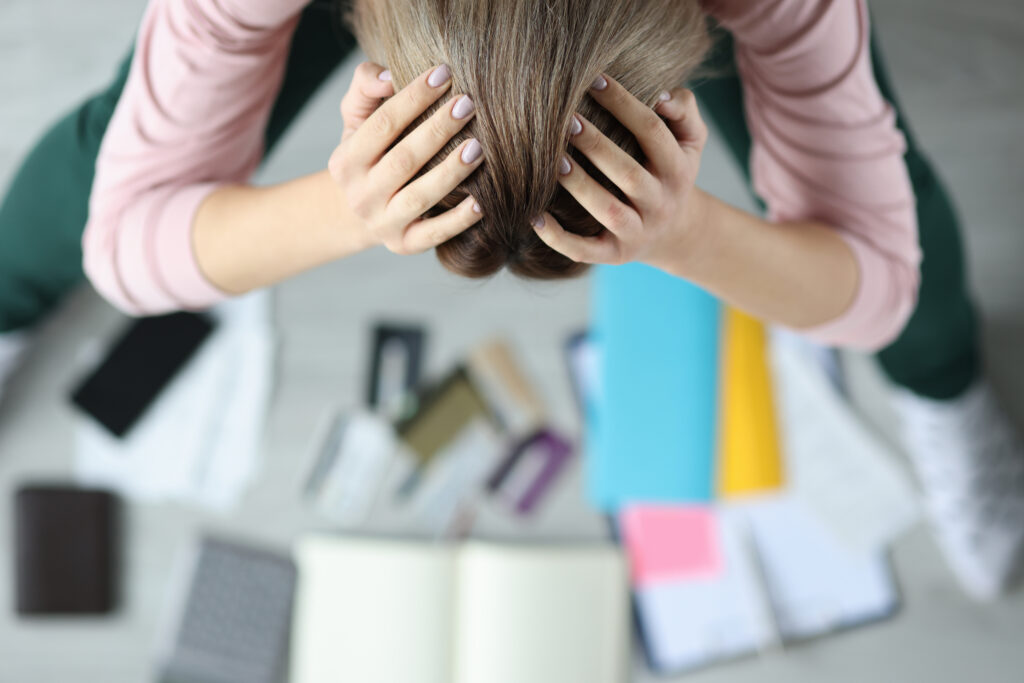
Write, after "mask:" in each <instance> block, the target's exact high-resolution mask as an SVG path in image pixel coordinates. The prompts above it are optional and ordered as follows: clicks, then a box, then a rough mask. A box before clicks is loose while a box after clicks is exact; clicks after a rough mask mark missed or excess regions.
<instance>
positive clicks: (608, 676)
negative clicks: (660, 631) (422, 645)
mask: <svg viewBox="0 0 1024 683" xmlns="http://www.w3.org/2000/svg"><path fill="white" fill-rule="evenodd" d="M458 571H459V589H458V590H459V595H458V605H457V612H458V616H457V618H456V629H457V631H458V635H457V639H458V643H459V645H458V650H457V652H456V656H455V659H456V661H455V674H456V675H455V676H454V677H453V680H454V681H455V682H456V683H523V682H524V681H529V683H624V681H625V680H626V663H627V662H626V660H627V654H628V650H629V647H628V643H629V640H628V638H629V624H630V617H629V593H628V584H627V578H626V567H625V563H624V561H623V560H622V558H621V556H620V554H619V553H618V552H617V551H616V550H615V549H614V548H613V547H611V546H597V547H580V548H564V547H550V548H537V547H529V548H525V547H524V548H517V547H515V546H501V547H499V546H489V545H486V544H470V545H467V546H466V547H465V548H464V549H463V551H462V555H461V557H460V562H459V570H458Z"/></svg>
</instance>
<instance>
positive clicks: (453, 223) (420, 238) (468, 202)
mask: <svg viewBox="0 0 1024 683" xmlns="http://www.w3.org/2000/svg"><path fill="white" fill-rule="evenodd" d="M481 218H483V212H482V211H481V210H480V205H479V204H478V203H477V202H476V200H474V199H473V198H472V197H466V198H465V199H464V200H463V201H462V202H460V203H459V204H458V206H453V207H452V208H450V209H448V210H447V211H445V212H444V213H442V214H441V215H439V216H434V217H433V218H425V219H423V220H419V221H416V222H415V223H413V224H412V225H410V226H409V229H408V230H406V231H405V236H404V237H403V239H402V243H403V245H404V247H405V249H407V250H408V253H413V254H418V253H419V252H421V251H426V250H427V249H433V248H434V247H436V246H437V245H439V244H441V243H443V242H447V241H448V240H450V239H451V238H453V237H455V236H456V235H458V234H459V233H461V232H462V231H463V230H465V229H466V228H468V227H470V226H471V225H473V224H475V223H476V222H477V221H479V220H480V219H481Z"/></svg>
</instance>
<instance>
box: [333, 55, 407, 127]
mask: <svg viewBox="0 0 1024 683" xmlns="http://www.w3.org/2000/svg"><path fill="white" fill-rule="evenodd" d="M394 94H395V87H394V84H393V83H392V82H391V72H390V71H388V70H387V69H385V68H384V67H383V66H381V65H380V64H374V63H373V62H363V63H362V64H360V65H359V66H357V67H356V72H355V75H354V76H353V77H352V85H350V86H349V88H348V92H346V93H345V96H344V97H343V98H341V122H342V124H343V125H344V130H343V131H342V134H341V139H342V140H343V141H344V140H346V139H347V138H348V137H349V136H351V135H352V134H353V133H354V132H355V131H356V129H357V128H359V126H360V125H361V124H362V123H363V122H364V121H365V120H366V119H367V118H368V117H369V116H370V114H372V113H373V112H374V111H376V110H377V107H379V106H380V105H381V100H382V99H383V98H385V97H391V96H392V95H394Z"/></svg>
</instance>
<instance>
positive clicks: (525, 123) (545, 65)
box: [349, 0, 710, 279]
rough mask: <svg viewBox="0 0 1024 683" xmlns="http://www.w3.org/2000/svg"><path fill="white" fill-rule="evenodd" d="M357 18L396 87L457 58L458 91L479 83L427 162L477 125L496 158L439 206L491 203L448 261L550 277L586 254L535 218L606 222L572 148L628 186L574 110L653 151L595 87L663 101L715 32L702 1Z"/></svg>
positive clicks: (434, 1)
mask: <svg viewBox="0 0 1024 683" xmlns="http://www.w3.org/2000/svg"><path fill="white" fill-rule="evenodd" d="M349 21H350V23H351V24H352V27H353V30H354V32H355V35H356V36H357V38H358V39H359V42H360V44H361V45H362V47H363V49H364V50H365V51H366V53H367V55H368V56H369V57H370V59H372V60H373V61H375V62H378V63H380V64H384V65H386V66H387V67H388V68H389V69H390V70H391V73H392V77H393V79H394V83H395V88H396V89H400V88H402V87H403V86H405V85H406V84H407V83H409V81H411V80H412V79H413V78H415V77H416V76H417V75H418V74H420V73H422V72H423V71H426V70H427V69H429V68H430V67H431V66H433V65H435V64H441V63H445V64H448V65H449V66H450V67H451V69H452V75H453V83H452V90H451V92H452V93H453V94H454V93H463V92H464V93H468V94H469V95H470V97H472V98H473V101H474V102H475V103H476V105H477V114H476V117H475V118H474V119H473V120H472V121H471V122H470V123H469V124H468V125H467V126H466V127H465V128H464V129H463V131H462V132H461V133H460V134H459V135H457V136H456V137H455V138H454V139H453V140H452V141H451V142H450V143H449V144H448V145H447V146H446V147H445V148H444V149H443V150H442V151H441V152H440V153H439V154H438V155H437V156H436V157H434V159H433V160H432V161H431V162H430V164H428V166H427V168H428V169H429V168H430V167H432V166H434V165H435V164H436V163H437V162H438V161H440V160H441V159H444V158H445V157H446V156H447V155H448V154H449V153H450V152H451V151H452V150H453V149H455V147H456V146H458V145H459V144H460V143H461V142H463V141H464V140H466V139H467V138H468V137H471V136H472V137H476V138H477V139H478V140H479V141H480V143H481V144H482V145H483V149H484V155H485V158H486V161H485V163H484V165H483V166H482V167H480V169H478V170H477V171H476V172H474V173H473V175H471V176H470V177H469V178H468V179H467V180H466V181H464V182H463V183H462V184H461V185H460V186H459V187H458V188H457V189H456V190H455V191H454V192H452V193H451V194H449V196H448V197H446V198H445V199H444V200H443V201H442V202H440V203H439V204H438V206H437V207H435V208H434V209H432V210H431V212H429V213H428V214H427V215H436V214H437V213H440V212H441V211H442V210H445V209H448V208H451V207H453V206H455V205H457V204H458V203H459V202H460V201H462V200H463V199H464V198H465V197H466V195H467V193H468V194H472V195H473V197H474V198H475V199H476V200H477V202H478V203H479V204H480V206H481V207H482V208H483V218H482V219H481V220H480V221H479V222H477V223H476V225H474V226H473V227H471V228H469V229H468V230H466V231H464V232H463V233H461V234H459V235H457V236H456V237H454V238H452V239H450V240H448V241H447V242H445V243H444V244H441V245H440V246H438V247H437V256H438V258H439V259H440V261H441V263H442V264H444V266H445V267H446V268H448V269H449V270H451V271H453V272H455V273H458V274H460V275H465V276H468V277H485V276H488V275H491V274H493V273H496V272H497V271H498V270H500V269H501V268H502V267H503V266H507V267H508V268H509V270H511V271H512V272H513V273H516V274H517V275H520V276H524V277H531V278H541V279H554V278H562V277H570V276H573V275H576V274H578V273H580V272H582V271H583V270H584V268H585V265H584V264H580V263H575V262H573V261H571V260H570V259H568V258H566V257H565V256H563V255H561V254H559V253H558V252H556V251H554V250H553V249H551V248H550V247H548V246H547V245H546V244H544V243H543V242H542V241H541V240H540V238H539V237H537V235H536V234H535V233H534V231H533V228H532V227H531V226H530V219H531V218H532V217H534V216H536V215H539V214H540V213H541V212H543V211H549V212H550V213H551V214H552V215H553V216H554V217H555V218H556V219H557V220H558V221H559V223H561V225H562V226H563V227H564V228H565V229H566V230H568V231H570V232H574V233H577V234H580V235H596V234H598V233H599V232H600V231H601V230H603V229H604V228H603V227H602V226H601V225H600V224H599V223H598V222H597V221H596V220H595V219H594V218H593V217H592V216H591V215H590V214H589V213H588V212H587V211H586V210H584V209H583V207H582V206H580V204H579V203H578V202H577V201H576V200H575V199H574V198H573V197H572V195H570V194H569V193H568V192H566V191H565V190H564V189H562V187H561V186H560V185H559V184H558V182H557V165H558V160H559V158H560V157H561V156H562V155H563V154H565V153H566V151H567V150H568V153H569V154H570V155H571V157H572V158H573V160H574V161H575V162H576V163H578V164H580V166H581V167H582V168H584V169H585V170H586V171H587V172H588V173H589V174H590V175H591V176H593V177H594V178H595V179H596V180H598V181H599V182H601V183H602V184H603V185H604V186H605V187H607V188H609V189H610V190H612V191H613V192H614V193H615V194H616V195H618V196H619V197H620V198H622V195H621V193H620V192H619V190H618V189H617V188H615V187H614V186H613V185H612V184H611V183H610V182H609V181H608V179H607V178H606V177H605V176H604V175H603V174H602V173H601V172H600V171H598V170H597V169H596V168H595V167H594V166H593V165H592V164H591V163H590V162H589V161H588V160H587V159H586V158H585V157H584V156H583V155H581V154H579V153H578V152H577V151H576V150H575V149H573V148H572V147H571V146H570V145H569V126H570V121H571V117H572V115H573V113H574V112H577V111H578V112H579V113H581V114H582V115H583V116H584V117H586V118H587V119H588V120H589V121H591V122H593V123H594V125H595V126H597V127H598V128H599V129H600V130H601V131H603V132H604V133H605V135H607V136H608V137H609V138H610V139H611V140H612V141H613V142H615V143H616V144H618V145H619V146H620V147H622V148H623V149H624V150H626V151H627V152H628V153H629V154H631V155H632V156H633V157H635V158H637V159H640V160H641V163H642V162H643V155H642V152H641V150H640V147H639V145H638V144H637V142H636V139H635V138H634V137H633V135H632V134H631V133H629V131H627V130H626V129H625V128H624V127H623V126H622V125H621V124H619V123H618V121H616V120H615V119H614V118H613V117H612V116H611V115H610V114H609V113H608V112H607V111H606V110H605V109H603V108H602V107H600V106H599V105H598V104H597V103H596V102H594V101H593V100H592V99H591V98H590V97H589V96H588V95H587V89H588V88H589V86H590V84H591V82H593V80H594V78H595V77H596V76H597V75H598V74H599V73H606V74H608V75H610V76H611V77H612V78H615V79H616V80H618V81H619V82H620V83H621V84H622V85H623V86H624V87H625V88H626V89H627V90H629V91H630V92H631V93H633V94H634V95H635V96H636V97H637V98H639V99H640V100H641V101H642V102H645V103H647V104H648V105H649V106H654V104H655V103H656V102H657V98H658V94H659V93H660V92H661V91H662V90H666V89H671V88H674V87H677V86H680V85H682V84H683V83H684V82H685V79H686V78H687V76H688V75H689V74H690V73H691V71H692V70H693V69H694V67H695V66H696V65H697V64H698V63H699V62H700V60H701V58H702V57H703V55H704V53H705V51H706V50H707V48H708V45H709V42H710V41H709V38H708V32H707V27H706V24H705V18H704V13H703V11H702V10H701V8H700V5H699V3H698V0H356V1H355V3H354V5H353V10H352V12H351V13H350V15H349ZM447 99H448V98H443V100H447ZM443 100H442V101H443ZM437 106H440V103H438V104H437V105H435V106H433V107H431V109H429V110H428V111H427V112H426V113H425V114H424V115H423V117H421V118H420V119H419V120H417V121H416V123H415V124H414V125H418V124H419V123H420V122H422V121H423V120H424V119H425V118H426V117H428V116H429V115H430V114H431V113H433V111H434V110H436V108H437ZM425 170H426V169H425Z"/></svg>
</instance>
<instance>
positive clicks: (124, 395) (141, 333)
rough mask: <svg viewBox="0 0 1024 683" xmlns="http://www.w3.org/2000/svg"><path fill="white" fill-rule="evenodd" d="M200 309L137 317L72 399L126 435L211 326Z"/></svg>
mask: <svg viewBox="0 0 1024 683" xmlns="http://www.w3.org/2000/svg"><path fill="white" fill-rule="evenodd" d="M213 327H214V325H213V321H212V320H211V319H210V318H209V316H207V315H205V314H202V313H187V312H183V313H171V314H168V315H161V316H153V317H149V318H138V319H136V320H135V321H133V322H132V324H131V325H129V327H128V329H127V330H126V331H125V333H124V334H123V335H121V337H120V338H119V339H118V340H117V342H116V343H115V344H114V346H113V348H112V349H111V350H110V353H108V354H107V357H106V358H105V359H104V360H103V362H102V363H100V365H99V366H98V367H97V368H96V369H95V370H93V371H92V372H91V373H90V374H89V375H88V376H87V377H85V379H83V380H82V382H81V383H80V384H79V385H78V387H77V388H76V389H75V390H74V391H73V392H72V394H71V401H72V403H74V404H75V405H76V406H78V407H79V408H81V409H82V410H83V411H85V412H86V413H88V414H89V415H91V416H92V417H93V418H95V419H96V420H97V421H98V422H99V423H100V424H102V425H103V426H104V427H106V428H107V429H108V430H110V432H111V433H112V434H114V435H115V436H118V437H122V436H124V435H125V433H127V432H128V430H129V429H131V427H132V425H133V424H135V422H136V421H137V420H138V419H139V418H140V417H141V416H142V415H143V413H145V412H146V409H147V408H148V407H149V405H150V404H151V403H152V402H153V400H154V399H155V398H156V397H157V396H159V395H160V392H161V391H162V390H163V388H164V387H165V386H166V385H167V383H168V382H170V381H171V379H172V378H173V377H174V376H175V375H176V374H177V373H178V371H179V370H181V368H182V367H184V365H185V363H186V362H187V361H188V360H189V358H191V357H192V356H193V355H194V354H195V352H196V350H197V349H198V348H199V347H200V345H201V344H202V343H203V340H205V339H206V338H207V337H208V336H209V335H210V332H212V331H213Z"/></svg>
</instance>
